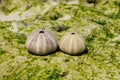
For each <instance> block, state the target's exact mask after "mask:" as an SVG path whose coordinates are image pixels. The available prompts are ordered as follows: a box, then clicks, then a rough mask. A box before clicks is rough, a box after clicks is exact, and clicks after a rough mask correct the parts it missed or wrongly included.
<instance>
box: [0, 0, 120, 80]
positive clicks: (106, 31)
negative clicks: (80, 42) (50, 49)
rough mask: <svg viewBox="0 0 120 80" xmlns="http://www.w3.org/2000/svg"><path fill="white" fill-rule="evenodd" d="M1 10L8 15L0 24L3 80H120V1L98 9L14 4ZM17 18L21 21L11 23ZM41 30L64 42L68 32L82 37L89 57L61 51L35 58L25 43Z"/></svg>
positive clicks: (81, 3) (67, 4) (99, 4)
mask: <svg viewBox="0 0 120 80" xmlns="http://www.w3.org/2000/svg"><path fill="white" fill-rule="evenodd" d="M3 3H4V4H6V6H4V4H3ZM18 3H19V4H18ZM23 3H24V4H23ZM0 4H2V6H0V14H1V15H3V13H4V15H3V17H1V18H0V80H119V79H120V2H119V1H118V0H104V1H102V0H101V1H99V2H97V3H96V4H95V5H94V6H88V5H89V4H88V3H86V2H84V0H79V1H77V0H73V1H72V0H71V2H70V1H69V0H66V1H56V2H46V1H43V2H42V1H40V2H39V1H38V0H35V1H34V2H32V1H24V0H22V1H20V0H18V1H17V2H16V0H8V2H4V1H2V2H1V3H0ZM17 4H18V5H17ZM25 4H26V5H25ZM11 5H12V6H11ZM21 6H22V7H21ZM46 7H49V8H50V9H47V8H46ZM3 8H4V9H3ZM21 8H22V9H21ZM33 10H34V11H33ZM17 12H18V13H19V17H17V18H16V13H17ZM29 12H31V14H29V15H28V16H26V15H25V14H27V13H29ZM12 14H14V15H15V16H14V17H15V18H13V17H12V18H11V17H10V16H11V15H12ZM17 16H18V15H17ZM39 29H40V30H41V29H45V30H49V31H51V32H52V33H53V34H54V35H55V36H56V38H57V40H58V41H59V40H60V38H61V37H62V36H63V35H64V34H66V33H67V32H70V31H76V32H77V33H78V34H79V35H80V36H81V37H82V38H83V39H84V41H85V44H86V47H87V49H88V51H86V52H84V53H83V54H81V55H78V56H71V55H68V54H64V53H63V52H61V51H59V50H58V51H56V52H55V53H52V54H50V55H46V56H36V55H33V54H30V53H29V52H28V51H27V49H26V48H25V41H26V39H27V36H28V35H29V34H30V33H31V32H33V31H36V30H39Z"/></svg>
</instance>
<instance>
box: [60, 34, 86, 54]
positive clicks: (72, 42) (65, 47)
mask: <svg viewBox="0 0 120 80" xmlns="http://www.w3.org/2000/svg"><path fill="white" fill-rule="evenodd" d="M59 48H60V50H61V51H63V52H65V53H67V54H71V55H78V54H80V53H82V52H83V51H84V50H85V49H86V47H85V43H84V41H83V40H82V39H81V37H79V35H78V34H77V33H75V32H71V33H67V34H66V35H65V36H63V37H62V38H61V40H60V42H59Z"/></svg>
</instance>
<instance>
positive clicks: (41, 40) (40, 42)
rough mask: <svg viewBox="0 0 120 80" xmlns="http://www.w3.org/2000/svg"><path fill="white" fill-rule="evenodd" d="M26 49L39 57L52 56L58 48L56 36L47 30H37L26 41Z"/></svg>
mask: <svg viewBox="0 0 120 80" xmlns="http://www.w3.org/2000/svg"><path fill="white" fill-rule="evenodd" d="M26 48H27V49H28V51H29V52H31V53H34V54H37V55H46V54H50V53H52V52H54V51H56V49H57V48H58V43H57V40H56V38H55V37H54V35H53V34H52V33H51V32H49V31H46V30H37V31H35V32H33V33H31V34H30V36H29V37H28V38H27V40H26Z"/></svg>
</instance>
